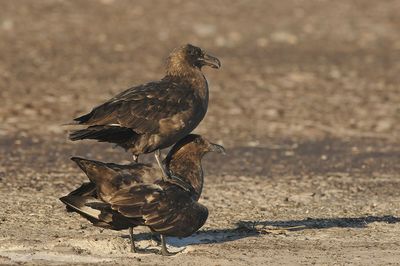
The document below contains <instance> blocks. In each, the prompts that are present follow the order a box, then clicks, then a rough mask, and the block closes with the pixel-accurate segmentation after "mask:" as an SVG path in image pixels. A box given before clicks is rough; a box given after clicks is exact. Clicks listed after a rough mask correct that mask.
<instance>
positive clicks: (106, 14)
mask: <svg viewBox="0 0 400 266" xmlns="http://www.w3.org/2000/svg"><path fill="white" fill-rule="evenodd" d="M0 5H1V8H0V99H1V101H0V122H1V123H0V264H24V265H25V264H27V265H63V264H65V265H70V264H79V265H81V264H105V265H115V264H129V265H163V264H171V265H176V264H181V265H252V264H253V265H310V264H316V265H399V264H400V246H399V245H400V218H399V217H400V190H399V188H400V146H399V145H400V133H399V132H400V123H399V122H400V85H399V84H400V75H399V73H400V31H399V29H400V16H399V10H400V2H399V1H395V0H392V1H391V0H387V1H372V0H371V1H367V0H363V1H361V0H360V1H347V0H341V1H327V0H326V1H323V0H320V1H314V0H297V1H294V0H293V1H292V0H282V1H272V0H271V1H261V0H260V1H253V0H251V1H250V0H249V1H124V0H119V1H117V0H101V1H100V0H99V1H95V0H93V1H78V0H76V1H56V0H52V1H49V0H41V1H34V0H31V1H24V0H19V1H12V0H3V1H1V3H0ZM185 43H192V44H195V45H198V46H200V47H202V48H204V49H206V50H207V51H208V52H210V53H211V54H214V55H216V56H217V57H219V58H220V59H221V61H222V68H221V69H220V70H218V71H216V70H212V69H207V70H205V74H206V76H207V78H208V80H209V84H210V106H209V110H208V114H207V116H206V118H205V119H204V121H203V122H202V124H201V125H200V126H199V127H198V128H197V129H196V132H197V133H199V134H203V135H204V136H206V137H207V138H208V139H210V140H212V141H214V142H217V143H220V144H223V145H224V146H225V147H226V149H227V152H228V154H227V155H226V156H220V155H217V154H210V155H208V156H206V157H205V158H204V164H203V166H204V170H205V175H206V179H205V190H204V193H203V195H202V197H201V200H200V201H201V202H202V203H203V204H204V205H206V206H207V207H208V208H209V211H210V215H209V219H208V221H207V223H206V224H205V226H204V227H203V228H202V229H201V230H200V231H199V232H198V233H197V234H195V235H193V236H192V237H189V238H185V239H177V238H168V242H169V244H170V248H171V249H173V250H175V249H179V248H181V247H184V246H186V247H187V248H186V249H185V250H184V251H183V252H182V253H181V254H178V255H176V256H173V257H162V256H160V255H157V254H132V253H130V252H129V241H128V240H129V239H128V238H127V235H128V232H125V231H121V232H116V231H109V230H100V229H99V228H95V227H93V226H91V224H90V223H89V222H87V221H86V220H83V219H82V218H81V217H80V216H79V215H77V214H74V213H66V212H65V209H64V206H63V205H62V203H61V202H60V201H59V200H58V198H59V197H60V196H63V195H65V194H66V193H68V192H69V191H70V190H72V189H74V188H75V187H77V186H78V185H79V184H80V183H81V182H82V181H84V180H85V176H84V175H83V174H82V173H81V172H80V170H79V169H78V168H77V167H76V166H75V165H74V164H73V162H72V161H70V160H69V157H70V156H73V155H74V156H84V157H88V158H92V159H98V160H104V161H111V162H117V163H121V162H127V161H129V160H130V155H129V154H127V153H125V152H124V151H122V150H120V149H114V148H113V147H112V146H111V145H107V144H98V143H94V142H90V141H83V142H79V143H72V142H70V141H68V140H67V130H66V128H65V127H62V126H61V124H63V123H66V122H69V121H70V120H71V119H72V118H73V117H75V116H77V115H80V114H84V113H85V112H87V111H90V108H91V107H93V106H94V105H96V104H99V103H101V102H102V101H104V100H106V99H108V98H109V97H111V96H112V95H114V94H116V93H117V92H119V91H121V90H123V89H125V88H128V87H129V86H133V85H136V84H141V83H143V82H146V81H150V80H156V79H159V78H160V77H162V75H163V59H164V58H165V57H166V56H167V54H168V53H169V51H170V50H171V49H173V48H174V47H177V46H179V45H182V44H185ZM164 153H165V152H164ZM144 160H145V161H148V162H153V157H152V156H145V157H144ZM135 232H136V233H137V237H138V239H139V240H140V241H139V245H140V246H141V247H147V246H149V247H148V249H150V250H157V249H159V247H157V246H155V245H154V244H153V243H152V242H151V241H150V240H149V238H150V235H149V232H148V230H147V229H145V228H141V229H137V230H135Z"/></svg>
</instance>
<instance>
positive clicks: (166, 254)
mask: <svg viewBox="0 0 400 266" xmlns="http://www.w3.org/2000/svg"><path fill="white" fill-rule="evenodd" d="M185 249H186V248H181V249H180V250H178V251H174V252H171V251H169V250H168V249H167V247H164V246H163V247H162V248H161V251H160V253H161V255H163V256H174V255H176V254H178V253H181V252H182V251H184V250H185Z"/></svg>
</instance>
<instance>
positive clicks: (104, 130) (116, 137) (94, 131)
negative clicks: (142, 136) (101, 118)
mask: <svg viewBox="0 0 400 266" xmlns="http://www.w3.org/2000/svg"><path fill="white" fill-rule="evenodd" d="M137 137H138V134H137V133H136V132H134V131H133V130H132V129H130V128H126V127H120V126H90V127H88V128H86V129H80V130H76V131H73V132H71V133H70V134H69V139H70V140H72V141H76V140H82V139H95V140H97V141H100V142H111V143H115V144H117V145H119V146H121V147H123V148H125V149H127V148H129V147H128V146H127V145H128V143H133V142H134V140H135V139H136V138H137Z"/></svg>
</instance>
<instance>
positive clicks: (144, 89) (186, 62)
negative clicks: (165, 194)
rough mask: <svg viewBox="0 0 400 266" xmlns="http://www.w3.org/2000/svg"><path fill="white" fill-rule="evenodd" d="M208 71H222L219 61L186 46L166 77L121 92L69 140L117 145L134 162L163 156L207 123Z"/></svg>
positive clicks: (86, 119)
mask: <svg viewBox="0 0 400 266" xmlns="http://www.w3.org/2000/svg"><path fill="white" fill-rule="evenodd" d="M203 66H210V67H212V68H219V67H220V66H221V63H220V61H219V60H218V59H217V58H215V57H213V56H210V55H208V54H206V53H205V52H204V51H203V50H202V49H200V48H198V47H196V46H193V45H190V44H187V45H185V46H182V47H180V48H178V49H176V50H174V51H173V52H172V53H171V54H170V55H169V57H168V59H167V64H166V75H165V76H164V78H162V79H161V80H160V81H155V82H149V83H146V84H143V85H139V86H136V87H133V88H130V89H127V90H126V91H123V92H121V93H120V94H118V95H116V96H115V97H113V98H112V99H110V100H108V101H106V102H105V103H103V104H101V105H99V106H97V107H95V108H94V109H93V110H92V111H91V112H89V113H88V114H85V115H83V116H80V117H77V118H75V119H74V121H75V122H74V124H78V125H85V126H88V127H87V128H85V129H81V130H76V131H74V132H72V133H71V134H70V136H69V137H70V139H71V140H73V141H75V140H82V139H94V140H97V141H100V142H110V143H115V144H117V145H118V146H120V147H122V148H124V149H125V150H129V151H130V152H132V154H133V158H134V161H136V162H137V159H138V156H139V155H140V154H143V153H151V152H155V157H156V160H157V163H158V165H159V166H160V168H161V170H162V171H163V177H167V174H168V173H166V172H165V169H164V168H163V166H162V164H161V159H160V150H161V149H164V148H167V147H169V146H171V145H173V144H175V143H176V142H177V141H178V140H180V139H182V138H183V137H185V136H186V135H188V134H189V133H190V132H191V131H192V130H193V129H195V128H196V127H197V125H198V124H199V123H200V122H201V120H202V119H203V118H204V116H205V114H206V112H207V108H208V84H207V80H206V78H205V77H204V75H203V73H202V71H201V69H202V67H203Z"/></svg>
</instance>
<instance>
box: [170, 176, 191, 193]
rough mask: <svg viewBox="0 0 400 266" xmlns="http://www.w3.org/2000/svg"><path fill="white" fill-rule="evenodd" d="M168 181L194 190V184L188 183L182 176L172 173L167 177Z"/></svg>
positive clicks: (188, 189) (187, 189)
mask: <svg viewBox="0 0 400 266" xmlns="http://www.w3.org/2000/svg"><path fill="white" fill-rule="evenodd" d="M167 182H169V183H172V184H175V185H177V186H179V187H181V188H183V189H184V190H186V191H188V192H190V191H191V190H193V188H192V186H191V185H190V184H188V183H187V182H185V181H183V180H182V178H180V177H179V176H176V175H173V174H171V175H170V176H169V177H168V178H167Z"/></svg>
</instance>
